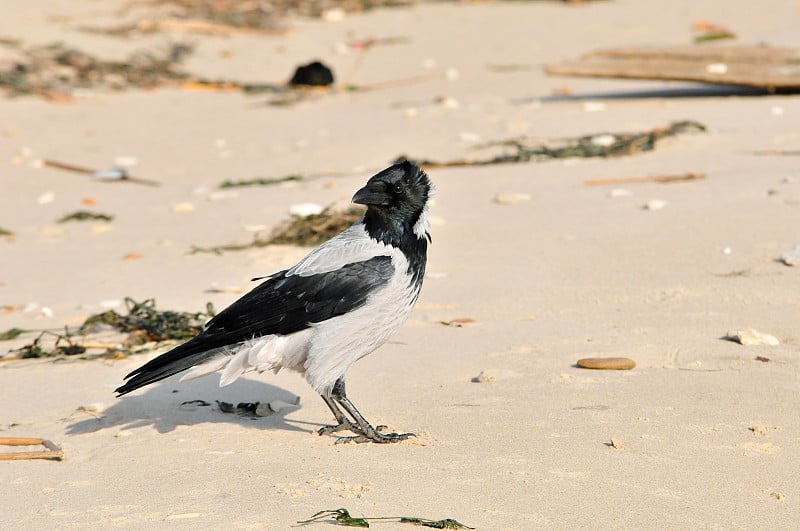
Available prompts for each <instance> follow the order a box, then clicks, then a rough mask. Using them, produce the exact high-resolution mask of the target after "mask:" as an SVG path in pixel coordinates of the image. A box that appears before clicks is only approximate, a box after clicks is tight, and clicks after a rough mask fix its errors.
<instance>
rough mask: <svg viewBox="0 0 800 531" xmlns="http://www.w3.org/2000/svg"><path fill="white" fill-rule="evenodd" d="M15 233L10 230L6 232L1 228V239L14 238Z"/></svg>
mask: <svg viewBox="0 0 800 531" xmlns="http://www.w3.org/2000/svg"><path fill="white" fill-rule="evenodd" d="M13 236H14V233H13V232H11V231H10V230H6V229H4V228H3V227H0V237H13Z"/></svg>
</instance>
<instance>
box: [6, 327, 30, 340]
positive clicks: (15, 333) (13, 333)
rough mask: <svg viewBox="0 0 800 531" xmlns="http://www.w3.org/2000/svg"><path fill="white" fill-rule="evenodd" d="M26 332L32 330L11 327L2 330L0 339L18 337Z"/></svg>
mask: <svg viewBox="0 0 800 531" xmlns="http://www.w3.org/2000/svg"><path fill="white" fill-rule="evenodd" d="M26 332H30V330H23V329H22V328H9V329H8V330H6V331H5V332H0V341H9V340H11V339H16V338H18V337H19V336H21V335H22V334H24V333H26Z"/></svg>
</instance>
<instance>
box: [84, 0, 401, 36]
mask: <svg viewBox="0 0 800 531" xmlns="http://www.w3.org/2000/svg"><path fill="white" fill-rule="evenodd" d="M412 3H413V0H313V1H308V0H274V1H271V2H242V1H241V0H214V1H210V0H139V1H136V2H130V3H129V4H128V6H127V8H126V10H131V9H132V8H134V7H136V8H152V9H157V10H158V11H157V13H153V14H152V15H151V16H149V17H148V16H144V17H143V18H141V19H139V20H138V21H136V22H134V23H128V24H123V25H120V26H115V27H111V28H91V27H84V28H82V29H83V30H84V31H90V32H94V33H104V34H106V35H117V36H130V35H132V34H146V33H154V32H161V31H179V32H187V33H202V34H208V35H231V34H234V33H241V32H247V33H253V32H257V33H276V32H283V31H286V29H287V26H288V24H287V22H286V18H287V16H288V15H290V14H292V15H300V16H306V17H326V16H327V17H334V16H341V15H339V14H344V13H357V12H363V11H368V10H370V9H374V8H378V7H394V6H408V5H411V4H412ZM165 10H166V13H165Z"/></svg>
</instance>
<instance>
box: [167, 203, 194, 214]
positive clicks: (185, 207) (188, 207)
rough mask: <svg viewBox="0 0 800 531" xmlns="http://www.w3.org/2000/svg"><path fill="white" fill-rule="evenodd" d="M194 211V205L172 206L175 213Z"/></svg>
mask: <svg viewBox="0 0 800 531" xmlns="http://www.w3.org/2000/svg"><path fill="white" fill-rule="evenodd" d="M193 210H194V205H193V204H192V203H175V204H174V205H172V211H173V212H178V213H181V212H191V211H193Z"/></svg>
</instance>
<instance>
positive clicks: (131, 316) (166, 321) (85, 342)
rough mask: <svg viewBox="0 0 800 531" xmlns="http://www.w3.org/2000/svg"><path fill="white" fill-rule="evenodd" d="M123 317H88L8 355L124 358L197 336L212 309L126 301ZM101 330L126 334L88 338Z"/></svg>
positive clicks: (14, 333)
mask: <svg viewBox="0 0 800 531" xmlns="http://www.w3.org/2000/svg"><path fill="white" fill-rule="evenodd" d="M125 305H126V307H127V313H126V314H125V315H123V314H119V313H117V312H116V311H114V310H109V311H106V312H103V313H99V314H95V315H91V316H89V317H88V318H87V319H86V320H85V321H84V322H83V324H81V326H80V327H78V328H77V329H76V330H73V329H70V328H69V327H64V331H63V333H56V332H52V331H50V330H45V331H42V332H40V333H39V335H38V336H37V337H36V338H35V339H34V340H33V341H32V342H31V343H28V344H26V345H23V346H22V347H19V348H17V349H13V350H11V351H10V352H13V353H16V357H17V358H48V357H54V356H78V355H86V356H85V357H87V358H92V357H97V356H106V357H113V358H117V357H124V356H127V355H131V354H135V353H139V352H148V351H150V350H151V348H150V347H147V346H145V344H147V343H153V342H156V343H157V342H160V341H169V340H186V339H190V338H192V337H194V336H196V335H198V334H199V333H200V332H201V331H202V330H203V325H204V323H205V322H206V321H207V320H208V319H209V318H211V317H213V316H214V315H215V312H214V308H213V306H212V305H211V303H208V305H207V306H206V310H205V311H204V312H196V313H190V312H176V311H171V310H166V311H159V310H157V309H156V303H155V300H153V299H148V300H145V301H144V302H136V301H135V300H133V299H131V298H129V297H126V298H125ZM104 328H111V329H112V330H113V331H116V332H121V333H125V334H127V338H125V339H124V340H123V341H121V342H114V343H108V342H106V343H99V342H97V341H96V340H95V339H96V338H93V337H92V336H93V335H95V334H99V333H102V332H103V329H104ZM34 332H37V331H35V330H20V329H16V328H12V329H11V330H7V331H6V332H3V333H2V334H0V340H10V339H16V338H18V337H19V336H21V335H23V334H27V333H34ZM90 349H91V350H99V351H100V352H101V353H100V354H98V355H89V354H87V352H88V351H89V350H90Z"/></svg>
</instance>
